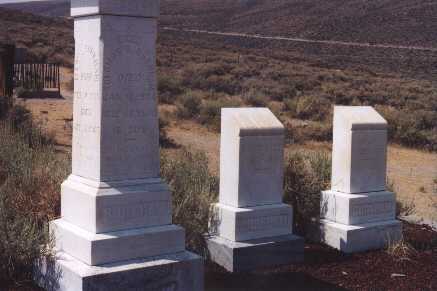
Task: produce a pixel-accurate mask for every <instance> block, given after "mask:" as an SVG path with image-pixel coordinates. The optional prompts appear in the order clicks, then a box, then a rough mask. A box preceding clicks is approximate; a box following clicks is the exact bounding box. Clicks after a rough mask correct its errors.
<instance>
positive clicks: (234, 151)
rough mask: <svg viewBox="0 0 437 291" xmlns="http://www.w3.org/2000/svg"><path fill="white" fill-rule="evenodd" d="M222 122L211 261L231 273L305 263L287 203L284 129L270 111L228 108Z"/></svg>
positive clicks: (211, 240) (210, 240)
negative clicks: (284, 179)
mask: <svg viewBox="0 0 437 291" xmlns="http://www.w3.org/2000/svg"><path fill="white" fill-rule="evenodd" d="M221 118H222V121H221V141H220V143H221V144H220V196H219V203H217V204H215V205H214V206H213V207H214V213H215V217H214V219H213V221H212V223H211V231H212V233H214V235H213V236H212V237H209V238H208V240H207V241H208V248H209V251H210V254H211V258H212V260H213V261H215V262H216V263H218V264H219V265H221V266H223V267H224V268H226V269H227V270H228V271H230V272H240V271H250V270H254V269H257V268H262V267H272V266H276V265H282V264H288V263H293V262H297V261H300V260H302V259H303V239H301V238H299V237H297V236H294V235H293V234H292V224H293V223H292V222H293V215H292V208H291V206H289V205H287V204H284V203H282V196H283V188H282V187H283V185H282V183H283V152H284V127H283V125H282V124H281V123H280V122H279V120H278V119H277V118H276V117H275V116H274V115H273V114H272V113H271V112H270V110H268V109H267V108H225V109H222V117H221Z"/></svg>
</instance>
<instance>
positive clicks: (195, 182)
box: [161, 149, 218, 258]
mask: <svg viewBox="0 0 437 291" xmlns="http://www.w3.org/2000/svg"><path fill="white" fill-rule="evenodd" d="M161 176H162V177H163V178H164V179H165V180H166V181H167V183H168V184H169V186H170V189H171V191H172V198H173V223H175V224H179V225H181V226H182V227H184V228H185V232H186V244H187V248H188V249H189V250H192V251H194V252H196V253H198V254H200V255H202V256H203V257H205V258H206V257H207V249H206V243H205V239H204V235H205V234H208V232H209V229H208V222H209V220H210V218H211V212H210V206H211V203H214V202H216V199H217V196H218V178H217V177H215V176H212V175H211V174H210V172H209V169H208V159H207V157H206V155H205V154H204V153H200V152H195V153H191V152H189V151H187V150H185V149H183V150H181V151H178V153H177V154H175V155H172V156H171V157H170V156H169V155H168V154H166V153H165V152H164V153H163V154H162V157H161Z"/></svg>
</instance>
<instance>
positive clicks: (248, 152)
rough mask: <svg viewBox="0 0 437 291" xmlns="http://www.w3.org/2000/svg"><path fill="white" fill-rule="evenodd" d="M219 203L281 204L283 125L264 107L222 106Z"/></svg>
mask: <svg viewBox="0 0 437 291" xmlns="http://www.w3.org/2000/svg"><path fill="white" fill-rule="evenodd" d="M221 128H222V132H221V141H220V203H222V204H226V205H229V206H233V207H251V206H257V205H265V204H274V203H282V195H283V189H282V180H283V152H284V149H283V148H284V127H283V125H282V124H281V123H280V122H279V120H278V119H277V118H276V117H275V116H274V115H273V114H272V113H271V112H270V110H268V109H267V108H224V109H222V125H221Z"/></svg>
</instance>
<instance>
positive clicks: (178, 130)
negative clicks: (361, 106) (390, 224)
mask: <svg viewBox="0 0 437 291" xmlns="http://www.w3.org/2000/svg"><path fill="white" fill-rule="evenodd" d="M63 72H64V74H63V75H64V78H63V79H64V82H63V87H62V95H63V97H64V98H63V99H38V98H35V99H27V100H18V103H21V104H23V105H24V106H26V107H27V108H28V109H30V111H31V112H32V113H33V116H34V118H35V120H36V121H37V123H39V124H40V125H41V126H42V127H43V128H45V129H46V130H47V132H49V133H51V135H52V137H53V138H54V140H55V142H56V153H57V155H58V156H59V157H61V159H62V158H65V155H68V154H69V151H70V146H71V142H70V141H71V118H72V94H71V87H69V85H68V83H69V81H68V80H70V79H71V71H69V69H64V70H63ZM177 112H178V106H177V105H171V104H162V105H161V106H160V114H161V116H162V117H163V118H164V119H165V120H166V122H165V124H166V125H165V127H163V132H166V134H167V136H168V140H169V141H170V146H167V147H166V148H165V149H163V151H164V152H166V153H167V154H168V155H169V156H170V157H172V158H174V159H176V160H177V159H180V156H179V153H180V152H183V151H184V148H187V149H189V151H192V152H204V153H206V156H207V160H208V163H207V165H208V167H209V170H210V172H211V173H212V175H213V176H217V175H218V162H219V160H218V153H219V133H218V132H217V130H216V129H215V128H214V127H210V126H205V125H202V124H201V123H199V122H197V121H196V120H195V119H187V118H182V119H181V118H180V117H178V113H177ZM330 151H331V149H330V143H329V142H320V141H319V142H318V141H309V140H308V141H305V142H300V143H299V144H293V143H290V144H288V145H287V147H286V153H287V156H290V155H292V154H293V153H295V152H306V153H318V152H323V153H325V154H329V153H330ZM436 165H437V154H435V153H432V152H428V151H424V150H417V149H411V148H406V147H403V146H399V145H396V144H392V145H390V146H389V155H388V174H389V178H390V181H392V182H393V183H394V188H395V191H396V192H397V194H398V199H399V200H400V201H402V205H404V207H406V209H405V211H407V212H409V214H413V215H414V216H416V218H423V219H424V220H425V221H426V222H429V221H431V220H432V219H435V218H434V217H433V215H435V207H436V205H435V203H436V200H435V197H436V196H435V194H433V187H435V181H434V179H435V177H436V170H437V169H436ZM410 204H411V205H413V204H414V207H413V208H411V209H410V208H409V207H410ZM403 227H404V236H405V244H401V245H398V246H396V248H393V249H389V250H380V251H370V252H365V253H359V254H353V255H344V254H341V253H340V252H338V251H336V250H333V249H331V248H329V247H326V246H323V245H320V244H315V243H311V242H310V241H308V242H307V244H306V247H305V262H304V263H303V264H297V265H290V266H284V267H280V268H275V269H270V270H260V271H257V272H253V273H245V274H234V275H231V274H228V273H226V272H225V271H224V270H222V269H221V268H219V267H217V266H215V265H212V264H211V263H208V264H207V272H206V288H207V289H206V290H210V291H213V290H214V291H222V290H223V291H224V290H235V291H240V290H241V291H243V290H254V291H256V290H260V291H261V290H278V291H279V290H366V289H367V290H370V289H384V290H417V289H422V290H432V289H433V288H435V286H436V285H437V281H436V279H435V277H436V276H435V274H436V271H435V270H436V268H437V252H436V242H437V233H436V232H435V231H433V230H432V229H431V228H430V227H429V226H426V225H420V224H419V225H413V224H409V223H406V222H405V223H404V226H403ZM375 270H377V271H375ZM9 290H20V291H21V290H32V291H33V290H40V289H38V288H37V287H35V286H33V285H32V283H31V282H27V283H26V282H24V283H19V284H18V285H14V287H11V289H9Z"/></svg>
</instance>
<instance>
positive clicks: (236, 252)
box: [207, 234, 304, 272]
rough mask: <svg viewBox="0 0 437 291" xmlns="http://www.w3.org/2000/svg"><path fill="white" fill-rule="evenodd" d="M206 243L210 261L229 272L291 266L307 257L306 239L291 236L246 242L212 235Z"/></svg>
mask: <svg viewBox="0 0 437 291" xmlns="http://www.w3.org/2000/svg"><path fill="white" fill-rule="evenodd" d="M207 244H208V250H209V253H210V256H211V260H212V261H214V262H216V263H217V264H219V265H220V266H222V267H224V268H225V269H226V270H228V271H229V272H246V271H253V270H255V269H261V268H267V267H275V266H280V265H287V264H292V263H296V262H300V261H303V256H304V240H303V238H301V237H298V236H295V235H291V234H290V235H283V236H275V237H268V238H260V239H254V240H248V241H243V242H235V241H230V240H227V239H225V238H222V237H219V236H211V237H208V238H207Z"/></svg>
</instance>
